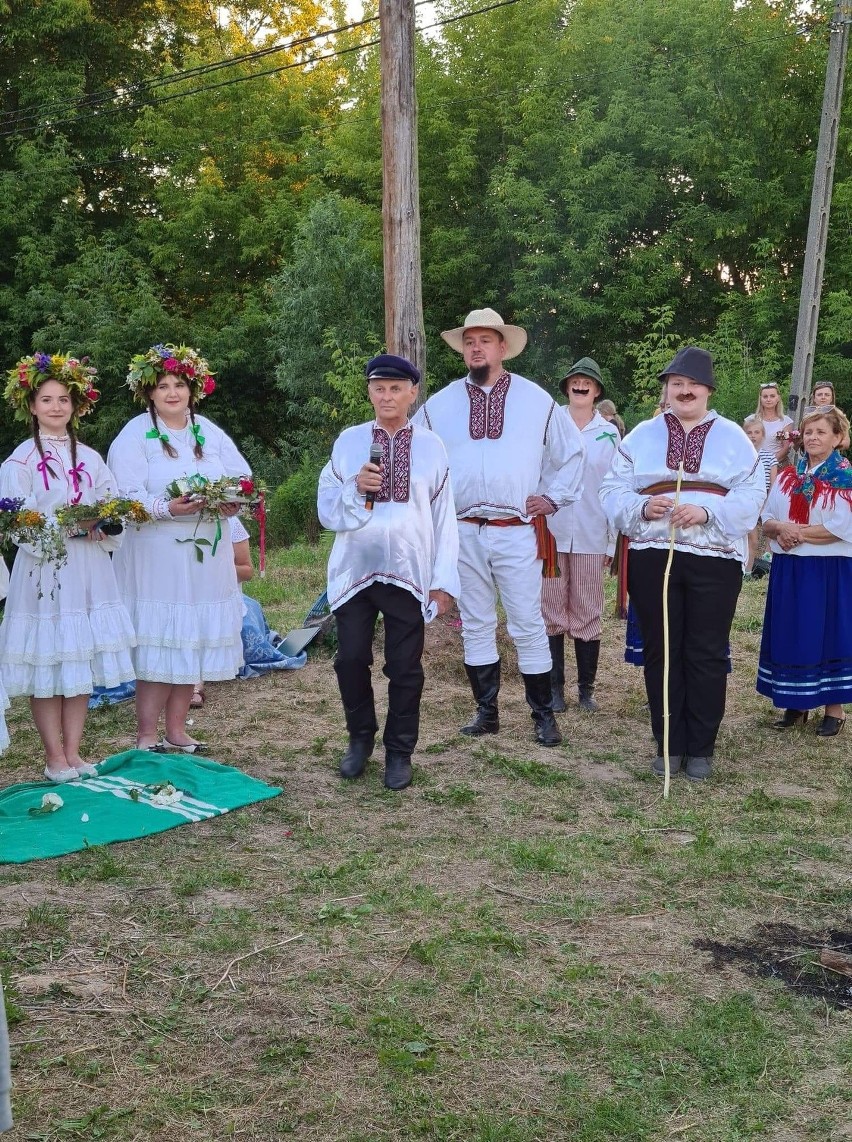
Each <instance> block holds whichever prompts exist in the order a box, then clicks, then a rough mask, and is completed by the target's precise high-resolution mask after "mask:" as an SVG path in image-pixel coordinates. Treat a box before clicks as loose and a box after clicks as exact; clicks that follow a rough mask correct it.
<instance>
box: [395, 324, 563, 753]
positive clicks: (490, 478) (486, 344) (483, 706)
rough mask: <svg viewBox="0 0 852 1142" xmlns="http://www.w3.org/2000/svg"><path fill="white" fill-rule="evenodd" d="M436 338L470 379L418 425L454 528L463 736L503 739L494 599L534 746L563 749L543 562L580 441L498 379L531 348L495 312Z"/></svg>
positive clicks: (533, 387)
mask: <svg viewBox="0 0 852 1142" xmlns="http://www.w3.org/2000/svg"><path fill="white" fill-rule="evenodd" d="M441 336H442V337H443V339H444V340H445V341H446V342H447V344H448V345H450V346H451V347H452V348H453V349H455V351H456V352H457V353H460V354H461V355H462V357H463V358H464V363H465V365H466V366H467V370H468V372H467V375H466V376H465V377H462V378H460V379H459V380H456V381H453V382H452V383H451V384H449V385H447V387H446V388H445V389H442V390H441V391H440V392H437V393H435V395H434V396H432V397H430V398H429V400H428V401H426V403H425V404H424V405H423V407H422V408H421V409H420V410H419V412H418V413H417V415H416V416H415V418H414V421H415V423H416V424H422V425H424V426H425V427H427V428H431V429H432V430H433V431H435V432H437V434H438V435H439V436H440V437H441V439H442V440H443V442H444V445H445V447H446V449H447V454H448V455H449V458H450V471H451V472H452V479H453V494H454V496H455V505H456V514H457V515H458V519H459V524H460V526H459V577H460V579H461V595H460V596H459V610H460V612H461V616H462V637H463V640H464V661H465V670H466V671H467V676H468V679H469V681H470V685H471V688H472V690H473V695H474V698H475V700H476V707H477V708H476V714H475V716H474V717H473V719H472V720H471V721H470V722H469V723H468V724H467V725H466V726H463V727H462V731H461V732H462V733H464V734H469V735H472V736H478V735H480V734H493V733H497V732H498V730H499V728H500V720H499V712H498V694H499V691H500V657H499V655H498V653H497V596H496V591H499V592H500V598H501V601H502V603H503V607H504V609H505V611H506V625H507V627H508V630H509V634H510V635H511V636H512V639H513V640H514V643H515V648H516V650H517V653H518V666H519V668H520V671H521V674H522V676H523V679H524V689H525V693H526V699H527V704H528V705H529V707H530V710H531V711H532V715H531V716H532V719H533V723H534V726H535V736H536V740H537V741H538V742H539V743H540V744H541V745H545V746H555V745H559V743H560V742H561V741H562V736H561V734H560V733H559V729H558V727H557V725H556V720H555V719H554V717H553V710H552V707H551V686H550V669H551V656H550V647H549V645H548V642H547V633H546V631H545V629H544V620H543V619H542V616H541V583H542V557H543V554H544V550H545V548H546V547H547V545H548V543H549V541H550V536H549V533H548V532H547V527H546V523H545V517H546V516H548V515H550V514H551V513H552V512H554V511H556V510H557V508H560V507H563V506H564V505H566V504H570V503H573V502H574V501H575V500H576V499H577V498H578V497H579V495H580V492H581V490H582V474H583V442H582V440H581V439H580V434H579V432H578V431H577V429H576V427H575V426H574V424H573V422H572V421H571V420H570V418H569V417H566V416H562V415H560V414H559V409H558V406H557V405H556V402H555V401H553V400H552V399H551V397H549V396H548V394H547V393H546V392H545V391H544V389H542V388H541V387H540V386H539V385H537V384H535V383H534V382H533V381H529V380H527V379H526V378H525V377H522V376H519V375H518V374H517V373H511V372H509V371H508V370H507V369H506V367H505V364H504V362H505V361H507V360H509V359H510V358H512V357H515V356H517V354H518V353H520V352H521V350H522V349H523V348H524V346H525V345H526V343H527V335H526V332H525V331H524V330H523V329H521V328H520V326H517V325H507V324H506V323H505V322H504V321H503V319H502V318H501V317H500V315H499V313H496V312H495V311H494V310H493V309H475V310H473V311H471V312H470V313H469V314H468V315H467V317H466V318H465V322H464V325H462V326H461V327H459V328H458V329H448V330H446V331H445V332H443V333H442V334H441ZM495 587H496V590H495Z"/></svg>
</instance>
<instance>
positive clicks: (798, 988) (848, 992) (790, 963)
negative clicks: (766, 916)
mask: <svg viewBox="0 0 852 1142" xmlns="http://www.w3.org/2000/svg"><path fill="white" fill-rule="evenodd" d="M753 931H754V935H753V937H752V938H751V939H742V940H733V941H732V942H731V943H729V944H722V943H718V942H717V941H716V940H694V941H693V947H694V948H698V949H699V950H700V951H703V952H709V953H710V955H711V956H712V957H713V967H714V968H716V969H717V970H721V969H722V968H724V967H728V966H734V967H736V968H738V969H739V970H740V971H741V972H743V973H744V974H745V975H748V976H752V977H757V978H759V979H778V980H781V982H782V983H783V984H785V986H786V987H788V988H789V989H790V991H793V992H795V993H796V994H797V995H806V996H809V997H810V998H813V999H821V1000H823V1001H824V1002H825V1004H826V1005H827V1006H828V1007H831V1008H834V1009H835V1010H852V976H848V975H845V974H843V973H842V972H839V971H833V970H831V969H830V968H826V967H824V966H823V965H822V964H821V963H820V953H821V952H822V951H823V950H830V951H833V952H840V953H842V954H844V955H846V956H849V955H852V932H841V931H836V930H831V929H825V930H822V931H816V932H806V931H804V930H803V929H801V928H796V927H795V926H794V925H792V924H758V925H757V927H756V928H755V929H754V930H753Z"/></svg>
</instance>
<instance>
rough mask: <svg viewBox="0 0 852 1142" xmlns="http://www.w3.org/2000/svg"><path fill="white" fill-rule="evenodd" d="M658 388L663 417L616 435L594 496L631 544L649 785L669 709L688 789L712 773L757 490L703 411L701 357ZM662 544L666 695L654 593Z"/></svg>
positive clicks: (742, 456)
mask: <svg viewBox="0 0 852 1142" xmlns="http://www.w3.org/2000/svg"><path fill="white" fill-rule="evenodd" d="M660 380H661V381H663V382H664V384H665V397H666V410H665V412H664V413H663V414H662V416H657V417H655V418H654V419H653V420H645V421H643V422H642V423H641V424H639V425H637V426H636V428H634V429H633V431H632V432H629V433H628V434H627V436H625V438H624V440H623V441H622V442H621V444H620V445H619V447H618V449H617V451H616V455H615V459H614V460H613V464H612V468H611V469H610V471H609V473H608V475H607V476H605V477H604V480H603V483H602V485H601V492H600V494H601V502H602V503H603V506H604V510H605V511H606V513H607V516H608V518H609V520H610V522H611V523H612V524H613V525H614V526H615V527H617V528H618V529H619V530H620V531H622V532H623V533H624V534H625V535H626V536H628V537H629V539H630V555H629V560H628V571H627V582H628V586H629V589H630V599H631V602H632V603H633V606H634V608H635V610H636V615H637V618H638V620H639V626H640V628H641V631H642V639H643V642H644V655H645V689H646V691H647V694H648V705H649V707H650V711H651V730H652V732H653V735H654V738H655V740H656V743H657V757H656V758H654V760H653V761H652V763H651V768H652V770H653V772H654V773H655V774H656V775H657V776H658V777H662V776H663V775H664V773H665V763H664V756H663V740H664V739H663V734H664V728H665V719H664V710H665V707H666V704H667V705H668V715H669V717H668V725H669V756H670V762H671V773H672V774H673V775H674V774H677V773H680V772H681V769H682V768H683V769H685V771H686V776H687V778H688V779H689V780H690V781H696V782H697V781H703V780H705V779H706V778H708V777H709V776H710V775H711V773H712V768H713V752H714V749H715V744H716V736H717V734H718V732H719V726H720V724H721V722H722V717H723V715H724V713H725V691H726V687H727V671H728V653H727V650H728V638H729V636H730V631H731V623H732V622H733V618H734V612H735V611H736V606H737V598H738V597H739V593H740V590H741V588H742V580H743V576H742V567H743V563H744V561H745V557H746V547H747V545H746V537H747V536H748V533H749V531H750V530H751V528H752V527H754V525H755V523H757V517H758V515H759V513H760V509H761V508H762V507H763V501H764V500H765V498H766V484H765V479H764V475H763V465H762V464H761V463H760V461H759V460H758V458H757V453H756V452H755V450H754V448H753V447H752V444H751V441H750V440H749V439H748V437H747V436H746V434H745V433H744V432H743V430H742V429H741V428H740V426H739V425H738V424H734V422H733V421H731V420H726V419H725V418H724V417H721V416H719V415H718V414H717V413H716V412H713V411H711V410H710V409H709V408H708V401H709V399H710V397H711V396H712V394H713V392H714V390H715V388H716V380H715V376H714V373H713V359H712V357H711V356H710V354H709V353H708V352H707V351H706V350H705V349H699V348H698V347H697V346H694V345H689V346H687V347H686V348H685V349H681V350H680V351H679V352H678V353H677V354H676V355H675V357H674V360H672V361H671V362H670V364H669V365H668V366H667V367H666V368H665V369H663V371H662V373H661V374H660ZM672 542H673V544H674V550H673V555H672V561H671V569H670V574H669V578H668V590H667V597H668V608H667V616H668V648H669V662H670V667H669V686H668V695H665V694H664V690H663V661H664V657H665V648H666V638H665V635H664V629H665V627H664V620H663V615H664V611H663V591H664V583H665V582H666V579H665V575H666V565H667V562H668V556H669V547H670V544H671V543H672ZM666 698H667V699H668V701H667V702H666Z"/></svg>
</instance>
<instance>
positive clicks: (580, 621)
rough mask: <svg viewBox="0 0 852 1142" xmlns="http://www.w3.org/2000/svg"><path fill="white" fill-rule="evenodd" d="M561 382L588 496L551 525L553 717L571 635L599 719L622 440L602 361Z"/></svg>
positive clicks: (547, 617) (581, 679) (581, 682)
mask: <svg viewBox="0 0 852 1142" xmlns="http://www.w3.org/2000/svg"><path fill="white" fill-rule="evenodd" d="M559 376H560V378H561V380H560V382H559V387H560V389H561V390H562V392H563V394H564V395H565V397H566V398H567V400H568V404H567V406H566V407H563V408H562V409H560V412H559V415H562V416H569V417H570V418H571V420H572V421H573V422H574V424H575V425H576V427H577V428H578V429H579V431H580V435H581V436H582V439H583V445H584V447H585V460H584V465H583V494H582V496H581V497H580V499H579V500H577V501H576V502H575V503H573V504H568V505H567V506H566V507H561V508H560V509H559V511H557V512H554V514H553V515H550V516H548V517H547V526H548V528H549V529H550V531H551V533H552V534H553V538H554V539H555V541H556V550H557V552H558V562H559V572H560V574H559V578H557V579H544V580H542V588H541V612H542V615H543V617H544V623H545V627H546V628H547V637H548V641H549V643H550V654H551V658H552V659H553V668H552V670H551V674H550V681H551V687H552V692H553V709H554V710H556V711H557V712H559V711H561V710H564V709H565V636H566V635H567V636H568V637H569V638H571V639H573V640H574V654H575V656H576V659H577V695H578V701H579V704H580V706H581V707H582V708H583V709H584V710H588V711H589V712H591V713H594V712H595V711H596V710H597V709H598V705H597V702H596V701H595V698H594V692H595V679H596V677H597V671H598V654H599V652H600V646H601V615H602V613H603V602H604V595H603V569H604V567H606V566H608V565H609V564H610V563H611V562H612V555H613V552H614V551H615V532H614V530H613V529H612V528H611V527H610V526H609V524H608V523H607V518H606V515H605V514H604V510H603V508H602V506H601V502H600V496H599V495H598V491H599V489H600V485H601V481H602V479H603V477H604V476H605V475H606V473H607V472H608V471H609V467H610V464H611V463H612V458H613V456H614V454H615V449H616V448H617V447H618V433H617V432H616V430H615V427H614V425H612V424H610V423H609V422H608V421H606V420H604V418H603V417H602V416H601V414H600V413H599V412H598V411H597V410H596V409H595V403H596V402H597V401H599V400H600V399H601V397H603V396H604V392H605V390H604V383H603V378H602V376H601V371H600V368H599V366H598V364H597V362H596V361H593V360H592V358H591V357H582V358H581V359H580V360H579V361H577V362H576V363H575V364H573V365H570V366H565V367H563V368H562V369H560V370H559Z"/></svg>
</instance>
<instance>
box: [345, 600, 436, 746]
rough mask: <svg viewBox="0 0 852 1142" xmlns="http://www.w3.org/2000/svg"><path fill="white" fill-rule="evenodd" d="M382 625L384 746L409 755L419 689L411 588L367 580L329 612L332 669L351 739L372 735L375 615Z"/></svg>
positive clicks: (420, 634)
mask: <svg viewBox="0 0 852 1142" xmlns="http://www.w3.org/2000/svg"><path fill="white" fill-rule="evenodd" d="M379 615H382V616H383V618H384V623H385V665H384V674H385V677H386V678H387V679H388V716H387V720H386V722H385V732H384V738H383V740H384V744H385V749H386V750H390V751H391V752H393V753H403V754H408V755H410V754H411V753H412V752H413V751H414V747H415V746H416V745H417V735H418V732H419V729H420V696H421V694H422V693H423V666H422V664H421V659H422V658H423V639H424V629H425V628H424V624H423V612H422V610H421V609H420V603H419V602H418V601H417V599H415V597H414V595H412V594H411V592H410V591H406V590H404V589H403V588H402V587H394V586H392V585H391V584H389V583H371V584H370V586H369V587H365V588H364V589H363V590H362V591H359V592H358V594H357V595H353V597H352V598H351V599H349V600H348V601H347V602H345V603H344V604H343V606H341V607H338V608H337V610H336V611H335V612H334V617H335V619H336V620H337V642H338V649H337V656H336V658H335V660H334V669H335V672H336V674H337V684H338V686H339V687H340V697H341V698H342V699H343V709H344V711H345V713H346V728H347V730H348V731H349V735H350V737H372V736H373V735H374V734H375V733H376V731H377V730H378V722H377V721H376V706H375V702H374V699H373V683H372V678H371V673H370V667H371V666H372V665H373V633H374V631H375V628H376V619H377V618H378V616H379Z"/></svg>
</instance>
